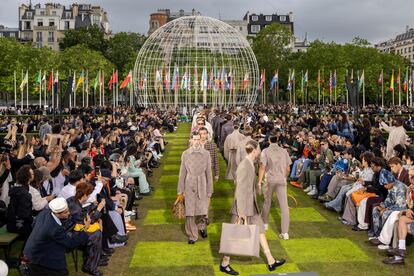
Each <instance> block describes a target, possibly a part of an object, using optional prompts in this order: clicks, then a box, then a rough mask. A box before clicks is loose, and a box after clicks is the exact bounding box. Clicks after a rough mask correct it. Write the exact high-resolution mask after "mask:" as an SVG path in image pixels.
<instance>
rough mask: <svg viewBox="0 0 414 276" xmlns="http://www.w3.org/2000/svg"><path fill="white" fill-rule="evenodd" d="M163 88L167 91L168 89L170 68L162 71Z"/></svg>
mask: <svg viewBox="0 0 414 276" xmlns="http://www.w3.org/2000/svg"><path fill="white" fill-rule="evenodd" d="M164 71H165V72H164V87H165V90H169V89H170V67H169V66H168V69H167V67H166V68H165V69H164Z"/></svg>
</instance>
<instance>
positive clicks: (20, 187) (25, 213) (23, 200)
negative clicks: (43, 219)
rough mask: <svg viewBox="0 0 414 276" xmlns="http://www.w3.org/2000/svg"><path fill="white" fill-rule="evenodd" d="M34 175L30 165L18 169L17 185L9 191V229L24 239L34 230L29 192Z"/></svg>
mask: <svg viewBox="0 0 414 276" xmlns="http://www.w3.org/2000/svg"><path fill="white" fill-rule="evenodd" d="M33 177H34V174H33V170H32V169H31V167H30V165H24V166H23V167H21V168H20V169H19V170H18V171H17V174H16V185H15V186H14V187H13V188H11V189H10V191H9V196H10V203H9V206H8V208H7V231H9V232H11V233H18V234H20V235H21V236H22V237H23V238H24V239H27V238H28V237H29V235H30V233H31V231H32V224H33V216H32V215H33V214H32V196H31V195H30V193H29V184H30V182H32V181H33Z"/></svg>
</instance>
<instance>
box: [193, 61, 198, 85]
mask: <svg viewBox="0 0 414 276" xmlns="http://www.w3.org/2000/svg"><path fill="white" fill-rule="evenodd" d="M197 88H198V74H197V64H196V65H195V67H194V89H195V90H197Z"/></svg>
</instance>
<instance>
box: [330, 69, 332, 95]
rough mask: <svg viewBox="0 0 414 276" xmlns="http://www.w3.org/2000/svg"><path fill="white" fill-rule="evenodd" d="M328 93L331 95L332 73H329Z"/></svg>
mask: <svg viewBox="0 0 414 276" xmlns="http://www.w3.org/2000/svg"><path fill="white" fill-rule="evenodd" d="M329 93H332V72H331V71H329Z"/></svg>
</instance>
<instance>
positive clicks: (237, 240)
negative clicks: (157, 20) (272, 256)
mask: <svg viewBox="0 0 414 276" xmlns="http://www.w3.org/2000/svg"><path fill="white" fill-rule="evenodd" d="M238 223H240V222H238ZM238 223H237V224H232V223H223V226H222V229H221V239H220V251H219V253H221V254H225V255H236V256H251V257H259V249H260V243H259V227H258V226H257V225H254V224H253V225H247V224H246V223H247V222H245V224H238Z"/></svg>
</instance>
